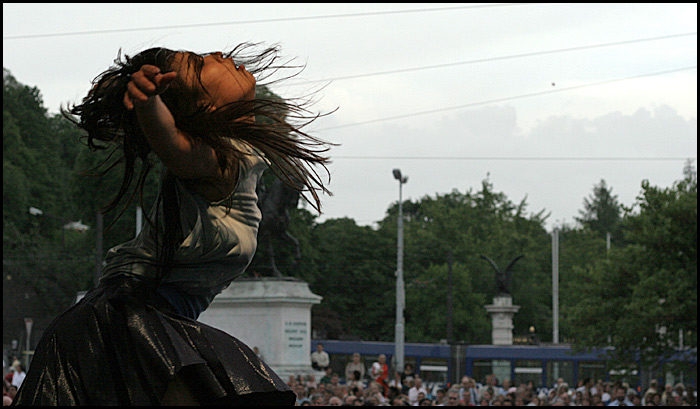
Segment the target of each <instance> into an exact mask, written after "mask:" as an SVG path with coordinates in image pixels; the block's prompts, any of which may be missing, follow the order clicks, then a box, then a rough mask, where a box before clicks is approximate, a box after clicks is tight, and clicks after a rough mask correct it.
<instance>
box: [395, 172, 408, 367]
mask: <svg viewBox="0 0 700 409" xmlns="http://www.w3.org/2000/svg"><path fill="white" fill-rule="evenodd" d="M393 173H394V178H395V179H396V180H398V181H399V219H398V232H397V236H398V237H397V255H396V332H395V339H394V341H395V342H394V364H395V365H396V372H400V371H402V370H403V358H404V354H403V352H404V317H403V311H404V307H405V296H406V294H405V289H404V283H403V199H402V197H401V194H402V187H403V184H404V183H406V182H407V181H408V176H401V170H399V169H394V170H393Z"/></svg>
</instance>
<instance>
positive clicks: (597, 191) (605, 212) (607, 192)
mask: <svg viewBox="0 0 700 409" xmlns="http://www.w3.org/2000/svg"><path fill="white" fill-rule="evenodd" d="M579 213H580V215H581V217H577V218H575V219H576V221H578V222H579V223H581V225H582V226H583V227H584V228H585V229H588V230H591V231H593V232H596V233H597V235H598V236H599V237H603V238H605V237H606V234H607V233H610V234H611V236H612V237H613V238H614V239H615V240H619V239H620V238H621V230H620V226H619V222H620V217H621V214H622V206H621V205H620V204H619V202H618V201H617V196H616V195H613V194H612V188H608V186H607V185H606V183H605V180H601V181H600V183H599V184H597V185H595V186H594V187H593V193H592V194H591V196H589V197H587V198H585V199H583V210H580V211H579Z"/></svg>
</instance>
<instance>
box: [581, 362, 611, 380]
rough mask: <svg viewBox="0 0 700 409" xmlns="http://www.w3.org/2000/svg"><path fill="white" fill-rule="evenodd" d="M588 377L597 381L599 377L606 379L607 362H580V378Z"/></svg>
mask: <svg viewBox="0 0 700 409" xmlns="http://www.w3.org/2000/svg"><path fill="white" fill-rule="evenodd" d="M587 378H591V379H593V381H594V382H595V381H597V380H598V379H605V362H596V361H581V362H579V363H578V380H579V381H581V380H584V379H587Z"/></svg>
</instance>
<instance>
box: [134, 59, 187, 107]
mask: <svg viewBox="0 0 700 409" xmlns="http://www.w3.org/2000/svg"><path fill="white" fill-rule="evenodd" d="M175 77H177V73H176V72H174V71H172V72H167V73H165V74H161V73H160V68H158V67H156V66H154V65H148V64H146V65H143V66H141V69H139V70H138V71H136V72H135V73H133V74H131V81H129V83H128V84H127V85H126V92H125V93H124V101H123V103H124V107H125V108H126V109H127V110H129V111H130V110H132V109H134V103H135V102H136V103H138V102H147V101H148V99H149V98H150V97H152V96H154V95H158V94H160V93H162V92H163V91H165V90H166V89H167V88H168V86H169V85H170V83H171V82H172V81H173V80H174V79H175Z"/></svg>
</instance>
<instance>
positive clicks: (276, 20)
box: [2, 3, 537, 40]
mask: <svg viewBox="0 0 700 409" xmlns="http://www.w3.org/2000/svg"><path fill="white" fill-rule="evenodd" d="M531 4H537V3H505V4H482V5H469V6H454V7H438V8H428V9H414V10H387V11H371V12H363V13H345V14H328V15H320V16H302V17H281V18H268V19H260V20H241V21H224V22H218V23H198V24H181V25H171V26H156V27H134V28H118V29H109V30H92V31H74V32H67V33H47V34H24V35H16V36H7V37H3V38H2V39H3V40H22V39H28V38H45V37H63V36H76V35H93V34H107V33H125V32H134V31H147V30H170V29H177V28H194V27H215V26H228V25H237V24H259V23H280V22H286V21H302V20H321V19H329V18H351V17H369V16H381V15H387V14H408V13H428V12H436V11H456V10H468V9H483V8H494V7H511V6H526V5H531Z"/></svg>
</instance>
